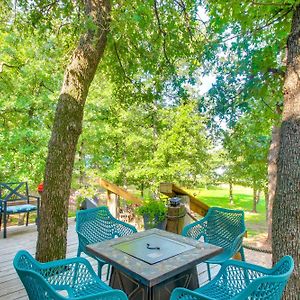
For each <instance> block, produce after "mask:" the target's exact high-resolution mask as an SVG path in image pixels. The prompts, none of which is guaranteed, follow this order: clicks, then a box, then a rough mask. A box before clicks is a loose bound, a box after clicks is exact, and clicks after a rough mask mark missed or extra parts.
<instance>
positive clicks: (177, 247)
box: [113, 234, 195, 265]
mask: <svg viewBox="0 0 300 300" xmlns="http://www.w3.org/2000/svg"><path fill="white" fill-rule="evenodd" d="M113 248H115V249H118V250H120V251H122V252H125V253H127V254H129V255H131V256H133V257H135V258H137V259H140V260H142V261H144V262H146V263H148V264H149V265H153V264H156V263H158V262H160V261H162V260H165V259H168V258H170V257H173V256H176V255H178V254H180V253H183V252H185V251H188V250H191V249H194V248H195V247H193V246H191V245H188V244H183V243H180V242H177V241H174V240H171V239H168V238H166V237H163V236H160V235H157V234H151V235H149V236H145V237H141V238H138V239H135V240H132V241H129V242H123V243H120V244H117V245H115V246H113Z"/></svg>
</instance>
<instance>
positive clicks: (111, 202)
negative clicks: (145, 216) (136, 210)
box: [99, 179, 143, 218]
mask: <svg viewBox="0 0 300 300" xmlns="http://www.w3.org/2000/svg"><path fill="white" fill-rule="evenodd" d="M99 184H100V186H101V187H102V188H104V189H106V191H107V206H108V208H109V210H110V212H111V213H112V215H113V216H114V217H116V218H119V213H120V198H122V199H124V200H126V201H129V202H131V203H133V204H141V203H142V202H143V199H142V198H139V197H137V196H135V195H133V194H132V193H130V192H129V191H127V190H126V189H124V188H122V187H120V186H117V185H116V184H114V183H111V182H109V181H107V180H105V179H99Z"/></svg>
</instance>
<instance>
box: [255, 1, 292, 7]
mask: <svg viewBox="0 0 300 300" xmlns="http://www.w3.org/2000/svg"><path fill="white" fill-rule="evenodd" d="M251 3H252V4H253V5H271V6H292V4H289V3H274V2H266V3H263V2H256V1H253V0H252V1H251Z"/></svg>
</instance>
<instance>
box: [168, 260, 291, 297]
mask: <svg viewBox="0 0 300 300" xmlns="http://www.w3.org/2000/svg"><path fill="white" fill-rule="evenodd" d="M293 269H294V261H293V259H292V257H290V256H285V257H283V258H282V259H281V260H280V261H279V262H278V263H277V264H276V265H275V266H274V267H273V268H272V269H267V268H263V267H260V266H256V265H252V264H249V263H246V262H242V261H237V260H228V261H227V262H225V263H224V264H223V265H222V267H221V269H220V271H219V273H218V275H217V276H216V277H215V278H214V279H213V280H212V281H209V283H208V284H206V285H204V286H203V287H201V288H199V289H196V290H194V291H190V290H188V289H185V288H177V289H175V290H174V291H173V292H172V294H171V299H170V300H179V299H180V300H200V299H201V300H245V299H251V300H280V299H281V296H282V294H283V291H284V288H285V286H286V284H287V282H288V279H289V277H290V275H291V274H292V272H293Z"/></svg>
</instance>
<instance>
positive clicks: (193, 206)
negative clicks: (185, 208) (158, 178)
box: [159, 182, 209, 216]
mask: <svg viewBox="0 0 300 300" xmlns="http://www.w3.org/2000/svg"><path fill="white" fill-rule="evenodd" d="M159 190H160V192H161V193H162V194H164V195H166V196H168V197H175V196H187V197H188V198H189V201H190V210H191V211H193V212H195V213H197V214H199V215H200V216H205V215H206V214H207V212H208V209H209V206H208V205H206V204H205V203H203V202H202V201H201V200H199V199H198V198H196V197H195V196H193V195H191V194H190V193H188V192H187V191H185V190H183V189H182V188H180V187H178V186H177V185H175V184H174V183H169V182H163V183H161V184H160V188H159Z"/></svg>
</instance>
